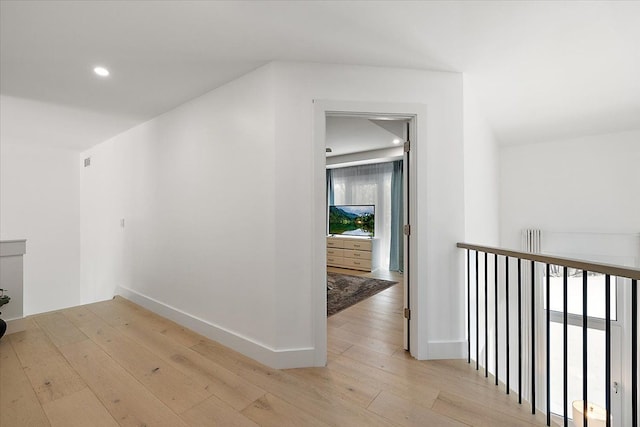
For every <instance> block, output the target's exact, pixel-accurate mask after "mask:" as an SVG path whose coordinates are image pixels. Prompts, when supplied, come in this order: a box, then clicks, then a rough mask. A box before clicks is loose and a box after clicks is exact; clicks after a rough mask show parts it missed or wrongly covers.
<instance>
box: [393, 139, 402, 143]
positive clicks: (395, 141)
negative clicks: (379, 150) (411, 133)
mask: <svg viewBox="0 0 640 427" xmlns="http://www.w3.org/2000/svg"><path fill="white" fill-rule="evenodd" d="M401 142H402V140H401V139H400V138H396V139H394V140H393V143H394V144H396V145H398V144H400V143H401Z"/></svg>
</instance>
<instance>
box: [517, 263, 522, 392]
mask: <svg viewBox="0 0 640 427" xmlns="http://www.w3.org/2000/svg"><path fill="white" fill-rule="evenodd" d="M521 273H522V260H521V259H520V258H518V403H520V404H522V274H521Z"/></svg>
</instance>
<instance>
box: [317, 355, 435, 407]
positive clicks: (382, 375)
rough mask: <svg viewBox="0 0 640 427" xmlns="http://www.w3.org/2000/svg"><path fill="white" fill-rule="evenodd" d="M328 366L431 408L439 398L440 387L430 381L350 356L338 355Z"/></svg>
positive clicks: (362, 381)
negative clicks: (382, 368)
mask: <svg viewBox="0 0 640 427" xmlns="http://www.w3.org/2000/svg"><path fill="white" fill-rule="evenodd" d="M327 367H328V368H329V369H330V370H332V371H336V372H341V373H342V374H344V375H347V376H350V377H352V378H355V379H356V380H357V381H359V382H361V383H364V384H368V385H370V386H372V387H377V388H379V389H380V390H386V391H390V392H392V393H393V394H395V395H397V396H400V397H402V398H403V399H405V400H408V401H410V402H414V403H416V404H418V405H422V406H425V407H427V408H430V407H431V406H432V405H433V403H434V402H435V400H436V399H437V398H438V394H439V393H440V389H438V388H435V387H433V386H432V385H431V384H429V383H420V382H418V381H413V380H412V379H408V378H405V377H401V376H397V375H394V374H391V373H389V372H386V371H383V370H381V369H378V368H374V367H371V366H368V365H366V364H364V363H361V362H358V361H356V360H353V359H350V358H348V357H336V358H333V359H331V360H330V362H329V364H328V365H327Z"/></svg>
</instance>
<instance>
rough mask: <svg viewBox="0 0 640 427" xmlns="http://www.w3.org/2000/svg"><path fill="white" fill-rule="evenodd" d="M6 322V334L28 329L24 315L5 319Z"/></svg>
mask: <svg viewBox="0 0 640 427" xmlns="http://www.w3.org/2000/svg"><path fill="white" fill-rule="evenodd" d="M5 322H7V332H6V335H9V334H15V333H16V332H22V331H24V330H25V329H26V322H25V319H24V317H19V318H17V319H9V320H5Z"/></svg>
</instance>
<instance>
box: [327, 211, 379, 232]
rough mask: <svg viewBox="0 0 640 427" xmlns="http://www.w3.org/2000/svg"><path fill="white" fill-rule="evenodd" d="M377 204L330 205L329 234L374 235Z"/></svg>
mask: <svg viewBox="0 0 640 427" xmlns="http://www.w3.org/2000/svg"><path fill="white" fill-rule="evenodd" d="M375 214H376V207H375V205H331V206H329V234H341V235H344V236H362V237H373V235H374V231H375Z"/></svg>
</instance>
